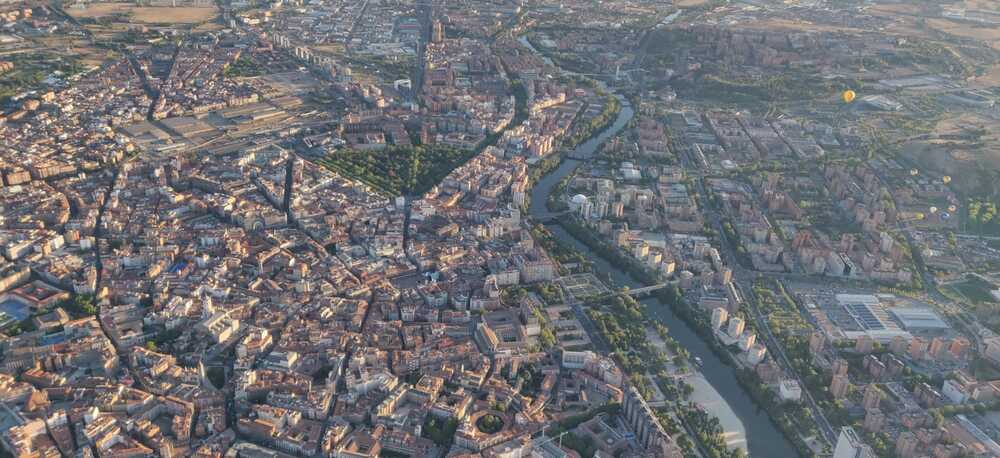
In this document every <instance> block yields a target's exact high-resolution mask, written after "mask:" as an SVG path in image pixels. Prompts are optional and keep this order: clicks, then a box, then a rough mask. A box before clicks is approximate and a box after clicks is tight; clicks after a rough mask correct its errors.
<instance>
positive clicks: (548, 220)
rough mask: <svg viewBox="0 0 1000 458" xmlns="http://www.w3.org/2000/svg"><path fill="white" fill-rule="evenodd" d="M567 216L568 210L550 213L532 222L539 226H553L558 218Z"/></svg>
mask: <svg viewBox="0 0 1000 458" xmlns="http://www.w3.org/2000/svg"><path fill="white" fill-rule="evenodd" d="M568 214H569V211H568V210H567V211H562V212H551V213H546V214H544V215H540V216H537V217H535V218H534V220H535V221H538V222H539V223H541V224H554V223H556V222H558V221H559V218H562V217H563V216H566V215H568Z"/></svg>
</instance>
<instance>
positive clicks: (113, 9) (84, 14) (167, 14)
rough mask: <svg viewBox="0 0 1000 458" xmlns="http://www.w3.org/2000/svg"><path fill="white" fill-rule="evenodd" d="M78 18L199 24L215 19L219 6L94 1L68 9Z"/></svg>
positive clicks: (144, 22) (145, 22)
mask: <svg viewBox="0 0 1000 458" xmlns="http://www.w3.org/2000/svg"><path fill="white" fill-rule="evenodd" d="M66 12H67V13H69V14H70V15H71V16H73V17H75V18H77V19H83V18H89V19H97V18H102V17H107V16H115V15H126V16H128V17H129V18H130V20H131V21H132V22H137V23H143V24H197V23H200V22H206V21H210V20H212V19H214V18H215V17H216V16H217V15H218V13H219V10H218V8H216V7H214V6H211V7H195V6H182V7H176V8H175V7H165V6H136V5H134V4H131V3H93V4H89V5H88V6H87V7H86V8H84V9H76V8H69V9H67V11H66Z"/></svg>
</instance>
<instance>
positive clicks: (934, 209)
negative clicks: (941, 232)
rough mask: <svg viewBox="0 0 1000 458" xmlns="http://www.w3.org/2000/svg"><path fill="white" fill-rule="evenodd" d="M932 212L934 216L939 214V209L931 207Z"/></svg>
mask: <svg viewBox="0 0 1000 458" xmlns="http://www.w3.org/2000/svg"><path fill="white" fill-rule="evenodd" d="M930 211H931V214H932V215H933V214H935V213H937V207H931V208H930Z"/></svg>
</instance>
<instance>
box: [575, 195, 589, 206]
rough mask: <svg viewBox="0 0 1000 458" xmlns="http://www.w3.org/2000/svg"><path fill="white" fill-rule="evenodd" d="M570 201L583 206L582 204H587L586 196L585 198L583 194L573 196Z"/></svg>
mask: <svg viewBox="0 0 1000 458" xmlns="http://www.w3.org/2000/svg"><path fill="white" fill-rule="evenodd" d="M571 201H572V202H573V203H574V204H577V205H583V204H584V203H586V202H587V196H585V195H583V194H577V195H575V196H573V198H572V199H571Z"/></svg>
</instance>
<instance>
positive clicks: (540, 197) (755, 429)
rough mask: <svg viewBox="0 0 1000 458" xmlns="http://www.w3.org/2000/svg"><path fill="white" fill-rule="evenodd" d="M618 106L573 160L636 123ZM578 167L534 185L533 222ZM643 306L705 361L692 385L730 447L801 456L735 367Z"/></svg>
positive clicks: (665, 312) (675, 321) (598, 263)
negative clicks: (612, 118) (738, 377)
mask: <svg viewBox="0 0 1000 458" xmlns="http://www.w3.org/2000/svg"><path fill="white" fill-rule="evenodd" d="M619 100H620V101H621V103H622V109H621V112H619V114H618V118H617V119H616V120H615V123H614V124H613V125H612V126H611V128H609V129H607V130H605V131H604V132H602V133H601V134H600V135H598V136H597V137H594V138H592V139H590V140H589V141H587V142H584V143H582V144H580V145H579V146H578V147H577V148H576V149H575V150H573V152H572V154H570V155H571V156H573V157H582V158H589V157H591V156H593V155H594V154H595V152H596V151H597V147H598V146H599V145H600V144H601V143H602V142H604V141H605V140H607V139H608V138H610V137H612V136H613V135H615V134H617V133H618V132H619V131H621V130H622V129H623V128H624V127H625V125H626V124H627V123H628V121H629V120H630V119H632V116H633V114H634V112H633V110H632V107H631V106H630V105H629V103H628V102H627V101H626V100H624V98H622V97H619ZM579 165H580V161H577V160H573V159H566V160H564V161H563V162H562V164H560V165H559V167H558V168H557V169H556V170H554V171H552V172H550V173H549V174H548V175H545V176H544V177H542V179H541V180H539V181H538V183H536V184H535V186H534V187H533V188H532V190H531V205H530V207H529V213H530V214H531V216H533V217H535V218H536V219H542V218H544V217H545V216H546V215H547V214H548V213H549V212H548V209H547V208H546V202H547V201H548V197H549V195H550V194H551V193H552V192H553V190H554V188H555V187H556V185H557V184H558V183H559V181H560V180H562V179H563V178H564V177H566V176H567V175H569V174H571V173H572V172H573V171H574V170H575V169H576V168H577V167H578V166H579ZM548 229H549V230H550V231H551V232H552V234H553V235H555V237H557V238H558V239H559V240H561V241H562V242H563V243H566V244H567V245H570V246H572V247H573V248H575V249H577V250H578V251H580V252H581V253H583V254H584V255H585V256H587V258H588V259H589V260H590V261H591V262H593V267H594V270H595V272H596V273H599V275H598V276H599V277H601V278H607V276H608V275H609V274H610V276H611V279H612V280H613V281H614V282H615V284H616V285H618V286H628V287H629V288H632V289H635V288H639V287H642V286H647V285H644V284H641V283H639V282H638V281H636V280H635V279H634V278H632V277H631V276H629V275H628V274H627V273H626V272H625V271H623V270H621V269H618V268H617V267H615V266H613V265H611V264H610V263H608V262H607V261H606V260H605V259H604V258H601V257H600V256H598V255H597V254H595V253H594V252H593V251H591V250H590V249H589V248H587V246H586V245H584V244H583V243H582V242H580V241H579V240H577V239H576V238H575V237H573V236H572V235H570V234H569V233H568V232H566V231H565V230H563V228H562V227H560V226H550V227H549V228H548ZM642 303H643V304H645V305H646V306H647V307H646V309H647V311H648V313H651V314H652V316H653V317H654V318H655V319H657V320H659V321H660V322H661V323H663V324H664V325H665V326H667V328H668V329H669V330H670V335H671V336H672V337H673V338H674V339H676V340H677V342H678V343H680V344H681V345H682V346H683V347H684V348H686V349H687V350H688V352H690V354H691V357H692V359H693V358H694V357H696V356H697V357H700V358H701V360H702V367H701V369H700V372H701V376H698V375H695V376H693V377H692V378H691V379H689V380H688V382H689V383H691V385H692V386H694V387H695V388H696V392H695V394H694V395H692V400H694V401H696V402H699V403H700V404H702V405H704V406H705V408H706V410H708V411H709V412H710V413H711V414H713V415H715V416H716V417H718V418H719V420H720V423H721V424H722V426H723V429H724V430H725V431H726V434H727V443H728V444H730V446H731V447H740V448H744V449H746V450H747V451H748V452H749V454H750V455H751V456H753V457H765V458H784V457H795V456H798V453H797V452H796V450H795V449H794V448H793V447H792V445H791V444H790V443H789V442H788V441H787V440H785V437H784V435H782V434H781V432H780V431H778V430H777V428H776V427H775V426H774V424H773V423H772V422H771V421H770V419H769V417H768V416H767V413H765V412H764V411H763V410H760V409H758V408H757V407H756V406H755V405H754V403H753V401H752V400H751V399H750V396H749V395H748V394H747V393H746V392H745V391H744V390H743V388H742V387H741V386H740V385H739V384H738V383H737V382H736V371H735V370H734V369H733V368H732V367H730V366H729V365H727V364H726V363H724V362H722V360H720V359H719V357H717V356H716V355H715V353H713V352H712V350H711V349H710V348H709V347H708V345H707V344H706V343H705V342H704V341H703V340H701V338H700V337H699V336H698V335H697V334H695V332H694V330H692V329H691V327H690V326H688V325H687V323H685V322H684V321H683V320H681V319H680V318H679V317H678V316H677V315H676V314H674V312H673V311H672V310H671V309H670V308H669V307H667V306H666V305H664V304H662V303H660V302H659V301H658V300H657V299H656V298H648V299H645V300H643V301H642ZM702 377H703V379H702ZM744 441H745V443H744Z"/></svg>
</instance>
